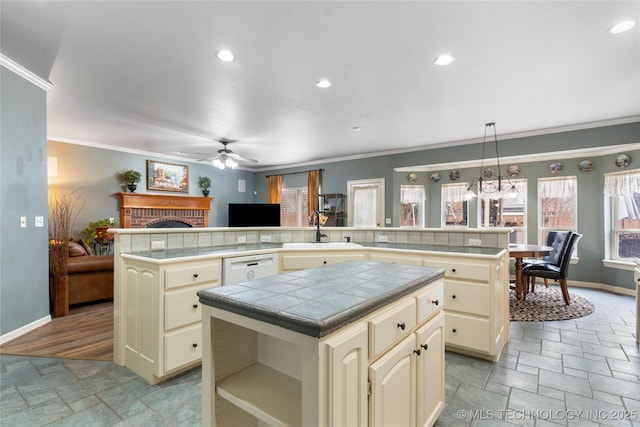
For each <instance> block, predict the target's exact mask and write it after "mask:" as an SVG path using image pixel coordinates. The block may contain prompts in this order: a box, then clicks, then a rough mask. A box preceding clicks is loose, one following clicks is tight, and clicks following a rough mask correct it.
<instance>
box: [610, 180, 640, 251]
mask: <svg viewBox="0 0 640 427" xmlns="http://www.w3.org/2000/svg"><path fill="white" fill-rule="evenodd" d="M604 194H605V206H609V211H610V226H609V228H610V230H611V233H610V237H611V238H610V242H609V250H608V251H607V252H608V255H609V258H613V259H617V260H631V259H635V258H640V209H638V207H639V206H640V170H638V169H636V170H632V171H628V172H621V173H610V174H605V176H604Z"/></svg>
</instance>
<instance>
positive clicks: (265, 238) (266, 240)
mask: <svg viewBox="0 0 640 427" xmlns="http://www.w3.org/2000/svg"><path fill="white" fill-rule="evenodd" d="M260 241H261V242H262V243H269V242H271V236H260Z"/></svg>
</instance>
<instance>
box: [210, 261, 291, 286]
mask: <svg viewBox="0 0 640 427" xmlns="http://www.w3.org/2000/svg"><path fill="white" fill-rule="evenodd" d="M279 259H280V258H279V256H278V254H261V255H248V256H239V257H231V258H224V259H223V262H222V285H223V286H224V285H231V284H232V283H238V282H246V281H248V280H253V279H258V278H260V277H267V276H274V275H276V274H278V271H279V270H280V263H279Z"/></svg>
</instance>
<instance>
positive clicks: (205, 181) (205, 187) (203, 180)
mask: <svg viewBox="0 0 640 427" xmlns="http://www.w3.org/2000/svg"><path fill="white" fill-rule="evenodd" d="M198 187H200V188H201V189H202V194H203V195H204V196H205V197H206V196H208V195H209V187H211V178H209V177H208V176H201V177H199V178H198Z"/></svg>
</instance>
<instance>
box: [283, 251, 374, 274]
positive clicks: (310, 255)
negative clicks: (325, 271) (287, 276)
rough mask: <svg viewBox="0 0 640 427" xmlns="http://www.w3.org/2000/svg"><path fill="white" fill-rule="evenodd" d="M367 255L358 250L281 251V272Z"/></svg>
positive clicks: (361, 258)
mask: <svg viewBox="0 0 640 427" xmlns="http://www.w3.org/2000/svg"><path fill="white" fill-rule="evenodd" d="M366 258H367V255H366V254H365V253H364V251H360V250H350V251H341V250H324V251H323V250H315V249H313V250H295V251H282V252H281V262H280V265H281V266H282V272H283V273H288V272H290V271H297V270H304V269H307V268H314V267H322V266H324V265H331V264H337V263H339V262H344V261H352V260H365V259H366Z"/></svg>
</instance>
